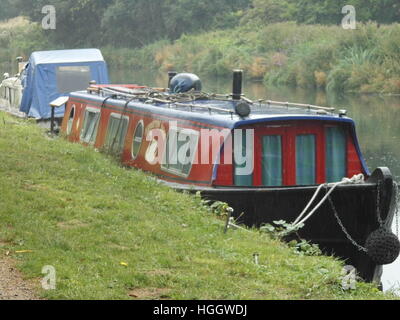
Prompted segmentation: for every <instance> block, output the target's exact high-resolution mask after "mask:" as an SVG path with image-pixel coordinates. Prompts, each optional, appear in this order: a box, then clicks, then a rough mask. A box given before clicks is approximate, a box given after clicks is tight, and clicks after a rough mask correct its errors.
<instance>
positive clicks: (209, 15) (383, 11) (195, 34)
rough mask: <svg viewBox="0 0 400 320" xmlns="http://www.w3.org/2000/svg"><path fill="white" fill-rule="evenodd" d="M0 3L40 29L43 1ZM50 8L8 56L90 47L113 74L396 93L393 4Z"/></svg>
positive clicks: (124, 1) (66, 4)
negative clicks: (350, 21)
mask: <svg viewBox="0 0 400 320" xmlns="http://www.w3.org/2000/svg"><path fill="white" fill-rule="evenodd" d="M0 4H3V7H4V8H5V10H4V12H3V18H4V17H12V16H14V15H16V14H17V12H18V13H19V14H24V15H26V16H28V17H29V19H30V20H31V21H33V22H36V23H40V22H41V19H43V16H44V15H43V13H42V12H41V8H42V7H43V6H44V5H46V4H47V2H46V1H44V0H35V1H30V2H29V4H27V3H26V2H25V1H23V0H16V1H13V2H12V1H10V0H0ZM53 5H54V6H55V8H56V10H57V11H56V12H57V29H56V30H47V31H44V30H40V28H39V27H38V26H37V25H35V24H29V26H30V27H29V28H28V27H27V26H25V29H18V28H17V29H16V30H15V31H14V30H13V31H12V32H13V33H14V34H15V35H16V39H15V37H14V36H13V37H11V38H10V40H9V42H7V39H6V40H4V39H5V38H7V37H3V36H1V37H0V42H1V41H2V43H0V44H3V45H2V46H1V47H2V48H9V51H8V55H10V51H11V52H12V53H16V52H17V51H18V52H23V53H24V54H25V55H28V54H29V53H30V51H31V50H32V49H37V48H41V49H55V48H74V47H78V48H79V47H89V46H95V47H101V48H102V49H103V51H104V53H105V56H106V59H107V61H108V63H109V65H110V67H111V68H113V67H117V68H118V67H124V68H131V69H138V68H146V70H148V71H149V72H150V71H151V72H155V71H162V72H165V71H167V70H177V71H188V72H196V73H199V74H200V75H212V76H228V75H230V72H231V70H232V69H233V68H237V67H240V68H243V69H244V70H245V71H246V75H247V77H248V78H249V79H252V80H257V81H261V80H262V81H264V82H265V83H266V84H274V85H290V86H298V87H307V88H322V89H326V90H335V91H339V92H344V91H347V92H365V93H377V92H379V93H400V76H399V74H400V62H399V61H400V45H399V43H400V25H399V24H398V22H400V4H399V3H398V1H397V0H385V1H377V0H346V1H344V0H340V1H337V0H326V1H320V0H301V1H297V0H296V1H294V0H279V1H278V0H235V1H232V0H219V1H213V0H204V1H196V0H185V1H183V0H180V1H165V0H154V1H150V2H149V1H147V0H135V1H131V0H113V1H94V0H86V1H81V0H74V1H65V0H57V1H54V2H53ZM345 5H354V6H355V9H356V19H357V23H358V24H357V29H356V30H344V29H343V28H342V27H341V26H339V25H340V24H341V21H342V19H343V17H344V14H343V13H342V7H343V6H345ZM0 18H1V17H0ZM0 28H1V27H0ZM12 29H14V28H12ZM14 48H15V49H14ZM2 50H3V51H7V50H8V49H2ZM3 57H4V53H3V54H2V53H1V52H0V59H1V60H3ZM7 57H8V56H7Z"/></svg>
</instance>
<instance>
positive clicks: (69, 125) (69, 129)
mask: <svg viewBox="0 0 400 320" xmlns="http://www.w3.org/2000/svg"><path fill="white" fill-rule="evenodd" d="M72 113H74V115H73V116H72ZM75 115H76V105H75V104H73V105H72V107H71V110H70V111H69V116H68V122H67V136H69V135H71V134H72V129H73V127H74V120H75Z"/></svg>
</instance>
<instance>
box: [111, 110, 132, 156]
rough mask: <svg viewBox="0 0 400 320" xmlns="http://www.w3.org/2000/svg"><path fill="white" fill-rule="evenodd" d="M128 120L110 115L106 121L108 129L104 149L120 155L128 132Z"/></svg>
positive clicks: (117, 115) (118, 115)
mask: <svg viewBox="0 0 400 320" xmlns="http://www.w3.org/2000/svg"><path fill="white" fill-rule="evenodd" d="M128 124H129V118H128V117H126V116H124V117H122V116H121V115H120V114H114V113H113V114H111V116H110V120H109V121H108V129H107V136H106V142H105V147H106V148H107V149H108V150H109V151H110V152H113V153H116V154H120V153H121V152H122V149H123V147H124V142H125V137H126V133H127V130H128Z"/></svg>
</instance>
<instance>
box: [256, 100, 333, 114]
mask: <svg viewBox="0 0 400 320" xmlns="http://www.w3.org/2000/svg"><path fill="white" fill-rule="evenodd" d="M258 102H260V103H262V102H266V103H267V105H280V106H284V107H288V108H289V107H298V108H305V109H309V110H311V109H313V110H324V111H330V112H334V111H335V110H336V109H335V108H327V107H320V106H314V105H312V104H303V103H291V102H281V101H273V100H262V99H261V100H258Z"/></svg>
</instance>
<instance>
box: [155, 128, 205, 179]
mask: <svg viewBox="0 0 400 320" xmlns="http://www.w3.org/2000/svg"><path fill="white" fill-rule="evenodd" d="M171 131H175V133H176V135H177V137H179V134H180V132H181V131H189V132H190V133H191V134H193V135H191V137H193V136H194V137H195V139H196V142H195V148H194V150H195V152H194V154H192V155H191V160H190V162H189V163H190V167H189V170H188V173H187V174H186V173H184V172H183V171H180V170H177V169H176V168H170V167H167V153H168V152H169V146H168V144H169V137H170V135H171ZM177 142H179V141H177ZM199 142H200V132H199V131H196V130H193V129H188V128H179V127H173V128H169V130H168V134H167V137H166V140H165V148H164V153H163V156H162V164H161V170H162V171H164V172H167V173H171V174H173V175H176V176H178V177H182V178H188V177H189V176H190V174H191V172H192V169H193V164H194V160H195V156H196V154H197V152H198V147H199ZM177 157H178V155H177ZM178 161H179V159H178Z"/></svg>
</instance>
